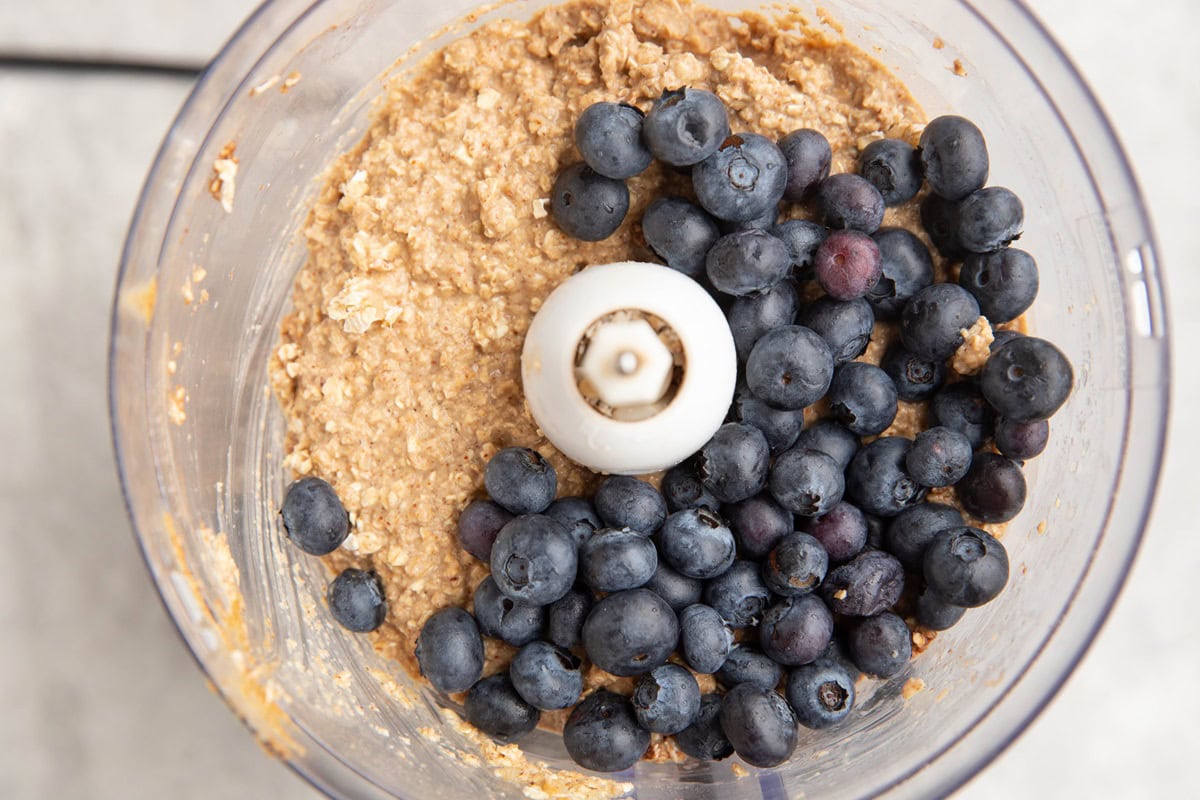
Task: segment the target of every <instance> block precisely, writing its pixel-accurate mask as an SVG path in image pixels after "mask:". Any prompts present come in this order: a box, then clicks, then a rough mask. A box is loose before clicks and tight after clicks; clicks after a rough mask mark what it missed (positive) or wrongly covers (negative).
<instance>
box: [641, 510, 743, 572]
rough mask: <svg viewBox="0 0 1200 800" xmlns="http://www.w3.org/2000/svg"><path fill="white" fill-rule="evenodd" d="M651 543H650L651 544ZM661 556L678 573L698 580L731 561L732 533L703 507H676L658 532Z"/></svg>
mask: <svg viewBox="0 0 1200 800" xmlns="http://www.w3.org/2000/svg"><path fill="white" fill-rule="evenodd" d="M651 547H653V544H651ZM659 548H660V549H661V550H662V557H663V560H665V561H666V562H667V563H668V564H670V565H671V566H672V567H674V568H675V569H676V570H677V571H678V572H679V573H680V574H682V575H686V576H687V577H689V578H696V579H698V580H707V579H709V578H713V577H716V576H717V575H720V574H721V573H722V572H724V571H725V570H727V569H729V565H730V564H732V563H733V557H734V552H735V545H734V541H733V533H732V532H731V531H730V530H729V528H728V527H727V526H726V525H725V522H724V521H723V520H722V519H721V518H720V517H718V516H717V515H716V514H714V513H713V512H711V511H709V510H708V509H704V508H699V509H696V508H693V509H688V510H686V511H676V512H675V513H674V514H672V515H671V516H669V517H667V521H666V522H664V523H663V526H662V532H661V533H660V534H659Z"/></svg>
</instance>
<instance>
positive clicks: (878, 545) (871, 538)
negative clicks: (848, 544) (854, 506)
mask: <svg viewBox="0 0 1200 800" xmlns="http://www.w3.org/2000/svg"><path fill="white" fill-rule="evenodd" d="M863 516H864V517H866V518H867V545H866V548H864V549H869V550H883V549H884V544H883V541H884V534H885V533H886V532H887V529H888V522H889V521H888V520H886V519H883V518H882V517H877V516H875V515H874V514H863Z"/></svg>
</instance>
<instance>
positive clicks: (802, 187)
mask: <svg viewBox="0 0 1200 800" xmlns="http://www.w3.org/2000/svg"><path fill="white" fill-rule="evenodd" d="M779 150H780V151H781V152H782V153H783V157H784V159H786V160H787V185H786V186H785V188H784V193H783V199H784V200H787V201H788V202H789V203H799V202H800V201H801V200H803V199H804V197H805V195H807V194H808V193H809V192H810V191H811V190H813V189H815V188H816V186H817V184H819V183H820V182H821V181H823V180H824V179H825V178H827V177H829V167H830V164H831V163H832V162H833V149H832V148H831V147H830V146H829V140H828V139H826V138H825V137H824V136H823V135H822V134H821V133H820V132H818V131H814V130H813V129H812V128H801V129H800V130H797V131H792V132H791V133H789V134H786V135H785V136H783V138H781V139H780V140H779Z"/></svg>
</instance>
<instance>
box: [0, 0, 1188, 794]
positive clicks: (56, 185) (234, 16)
mask: <svg viewBox="0 0 1200 800" xmlns="http://www.w3.org/2000/svg"><path fill="white" fill-rule="evenodd" d="M253 5H254V3H253V2H251V0H208V1H207V2H204V3H195V2H189V0H170V1H169V2H167V1H165V0H109V1H108V2H103V3H92V2H83V0H42V2H27V0H0V51H6V52H7V51H13V50H15V49H19V50H21V51H22V52H29V51H43V52H45V51H51V50H52V51H55V52H67V53H104V54H119V53H132V54H135V55H139V56H159V57H170V58H173V59H179V60H203V59H204V58H206V57H207V56H209V55H210V54H211V53H212V52H213V51H214V50H215V48H216V47H218V46H219V44H220V43H221V42H222V41H223V40H224V39H225V38H226V37H227V36H228V35H229V34H230V33H231V32H232V31H233V29H234V28H235V27H236V25H237V23H238V22H239V20H240V19H241V18H242V17H243V16H244V15H245V14H246V13H248V12H249V11H250V10H251V9H252V7H253ZM985 5H986V4H985ZM1035 8H1036V11H1037V13H1038V14H1039V15H1040V16H1041V17H1042V18H1043V19H1044V20H1045V21H1046V23H1047V25H1048V26H1049V27H1050V28H1051V29H1052V30H1053V32H1054V33H1055V35H1056V36H1057V37H1058V38H1059V40H1060V41H1061V42H1062V43H1063V44H1064V46H1065V47H1066V49H1067V50H1068V51H1069V52H1070V54H1071V55H1072V56H1073V57H1074V59H1075V60H1076V62H1077V63H1078V64H1079V65H1080V67H1081V68H1082V71H1083V72H1084V73H1085V75H1086V76H1087V77H1088V79H1089V81H1090V82H1091V84H1092V85H1093V87H1094V88H1095V89H1096V91H1097V93H1098V95H1099V96H1100V98H1101V100H1102V102H1103V103H1104V105H1105V106H1106V107H1107V109H1108V110H1109V112H1110V114H1111V115H1112V117H1113V121H1114V123H1115V125H1116V127H1117V129H1118V131H1119V132H1120V134H1121V136H1122V139H1123V140H1124V142H1125V144H1126V146H1127V148H1128V150H1129V152H1130V153H1131V155H1132V157H1133V160H1134V163H1135V166H1136V168H1137V171H1138V174H1139V176H1140V178H1141V180H1142V182H1143V186H1144V188H1145V190H1146V193H1147V195H1148V198H1149V202H1150V206H1151V210H1152V212H1153V214H1154V218H1155V220H1156V223H1157V228H1158V232H1159V235H1160V239H1161V242H1162V245H1163V256H1164V260H1165V262H1166V264H1167V271H1168V280H1169V286H1170V290H1171V294H1170V297H1171V301H1172V305H1173V307H1174V310H1175V315H1174V324H1175V329H1174V337H1175V341H1176V342H1177V343H1178V342H1185V341H1190V340H1191V339H1194V338H1197V337H1200V315H1197V314H1195V313H1192V309H1191V304H1193V303H1196V302H1198V301H1200V272H1198V271H1197V269H1196V266H1195V261H1196V254H1197V253H1200V225H1197V224H1196V219H1197V217H1198V215H1200V201H1198V199H1197V193H1196V190H1195V188H1194V187H1195V183H1196V176H1197V175H1200V149H1198V148H1197V147H1196V145H1195V143H1194V139H1195V132H1196V131H1197V130H1200V84H1198V83H1197V81H1196V78H1195V74H1196V73H1195V63H1194V55H1192V51H1193V50H1194V32H1195V31H1196V30H1197V29H1198V28H1200V6H1198V5H1197V4H1196V3H1195V2H1194V1H1193V0H1156V2H1152V3H1147V2H1144V0H1140V1H1139V0H1094V1H1093V2H1088V1H1087V0H1038V1H1037V2H1036V4H1035ZM1132 43H1137V44H1136V46H1135V45H1134V44H1132ZM186 90H187V83H186V82H185V81H181V80H174V79H160V78H136V79H135V78H128V77H114V76H107V77H105V76H91V77H88V76H81V75H76V74H65V73H37V72H13V71H7V72H6V71H3V70H0V153H3V157H2V158H0V308H2V309H3V310H2V311H0V341H3V342H4V344H5V346H4V348H3V349H0V376H2V377H0V387H2V389H3V391H0V454H3V457H2V458H0V520H3V525H4V531H5V534H6V535H5V536H4V539H3V541H4V545H5V548H6V557H5V558H4V559H2V560H0V709H3V712H2V713H0V797H2V798H98V799H99V800H106V799H107V798H122V799H123V800H133V799H135V798H161V797H171V798H177V799H178V800H190V799H191V798H202V797H222V798H261V797H281V798H282V797H291V798H308V797H312V796H314V795H313V792H312V790H311V789H309V788H307V787H306V786H305V785H304V784H303V783H302V782H301V781H300V780H299V779H298V778H295V777H294V776H292V775H291V774H290V773H289V772H288V771H287V770H286V769H285V768H284V767H283V766H281V765H280V764H279V763H277V762H275V761H273V760H271V759H269V758H267V757H266V756H264V755H263V754H262V753H261V752H260V751H259V750H258V748H257V747H256V745H255V744H254V743H253V741H252V740H251V738H250V737H249V736H248V735H246V734H245V733H244V731H243V730H242V729H241V727H240V725H239V723H238V722H237V721H236V720H235V719H234V717H233V716H232V715H231V714H230V713H229V712H228V711H227V710H226V709H225V707H224V706H223V705H222V704H221V702H220V701H219V700H218V699H217V698H216V697H215V696H214V695H212V694H211V693H209V692H208V690H207V689H206V688H205V686H204V682H203V680H202V678H201V676H200V673H199V672H198V671H197V670H196V668H195V666H194V665H193V663H192V661H191V659H190V657H189V656H188V655H187V653H186V651H185V650H184V648H183V646H182V645H181V644H180V642H179V640H178V639H177V638H176V636H175V633H174V631H173V629H172V627H171V624H170V622H169V621H168V620H167V618H166V616H165V614H164V613H163V611H162V609H161V606H160V605H159V602H158V600H157V597H156V595H155V593H154V591H153V589H152V587H151V585H150V582H149V579H148V577H147V575H146V573H145V571H144V569H143V568H142V565H141V563H140V560H139V557H138V554H137V551H136V548H135V546H134V543H133V540H132V537H131V535H130V533H129V529H128V523H127V521H126V518H125V515H124V511H123V508H122V506H121V501H120V497H119V491H118V487H117V484H116V480H115V477H114V473H113V466H112V457H111V454H110V448H109V443H108V433H107V418H106V409H105V399H104V398H105V394H104V391H105V390H104V359H105V336H106V333H107V316H108V304H109V297H110V292H111V288H112V280H113V275H114V270H115V265H116V262H117V257H118V252H119V248H120V244H121V239H122V236H123V234H124V228H125V225H126V224H127V221H128V218H129V214H130V211H131V209H132V206H133V202H134V199H135V197H136V193H137V190H138V188H139V185H140V182H141V180H142V176H143V175H144V174H145V171H146V169H147V167H148V166H149V163H150V160H151V157H152V154H153V152H154V149H155V147H156V146H157V143H158V141H159V139H160V137H161V135H162V133H163V131H164V130H165V128H166V126H167V124H168V123H169V121H170V119H171V117H172V115H173V114H174V112H175V109H176V108H177V106H178V104H179V102H180V101H181V100H182V98H183V96H184V94H185V92H186ZM1177 361H1178V363H1180V364H1182V365H1184V369H1183V370H1181V371H1179V372H1177V373H1176V384H1175V387H1176V393H1175V405H1174V408H1175V417H1176V420H1177V424H1175V426H1174V428H1173V432H1172V442H1173V444H1172V447H1171V449H1170V451H1169V453H1168V461H1167V470H1166V474H1165V477H1164V481H1163V484H1162V488H1161V491H1160V499H1159V503H1158V506H1157V509H1156V512H1155V515H1154V519H1153V523H1152V526H1151V529H1150V535H1149V537H1148V538H1147V540H1146V543H1145V545H1144V547H1143V550H1142V552H1141V555H1140V557H1139V559H1138V562H1137V566H1136V568H1135V570H1134V572H1133V576H1132V579H1131V580H1130V582H1129V584H1128V585H1127V587H1126V589H1125V591H1124V593H1123V595H1122V598H1121V600H1120V602H1119V604H1118V606H1117V608H1116V610H1115V612H1114V614H1113V615H1112V617H1111V618H1110V620H1109V622H1108V624H1107V626H1106V627H1105V629H1104V631H1103V633H1102V635H1101V636H1100V638H1099V639H1098V640H1097V642H1096V644H1095V646H1094V647H1093V648H1092V650H1091V653H1090V654H1089V656H1088V657H1087V659H1086V661H1085V662H1084V663H1083V665H1082V666H1081V668H1080V669H1079V670H1078V671H1077V672H1076V673H1075V675H1074V676H1073V677H1072V678H1071V680H1070V681H1069V683H1068V684H1067V686H1066V688H1065V689H1064V690H1063V692H1062V693H1061V694H1060V695H1059V697H1058V698H1057V699H1056V700H1055V701H1054V702H1053V704H1051V706H1050V707H1049V708H1048V709H1047V710H1046V712H1045V713H1044V714H1043V715H1042V716H1041V718H1040V719H1039V720H1038V721H1037V722H1036V723H1035V724H1034V725H1033V727H1032V728H1031V729H1030V730H1029V731H1028V732H1027V733H1026V734H1025V736H1023V737H1022V738H1021V739H1020V740H1019V741H1018V742H1017V743H1016V744H1015V745H1014V746H1013V747H1012V748H1010V750H1009V751H1008V752H1007V753H1005V754H1004V755H1003V756H1002V757H1001V758H1000V759H999V760H998V761H996V762H995V763H994V764H993V765H992V766H991V767H989V768H988V769H987V770H985V771H984V772H983V773H982V774H980V775H979V776H978V777H977V778H976V779H975V780H974V781H972V782H971V783H970V784H969V785H968V786H966V787H965V788H964V789H963V790H962V791H961V792H960V793H959V794H958V797H961V798H964V799H968V800H990V799H991V798H1002V797H1003V798H1007V797H1013V796H1034V797H1046V796H1055V797H1124V798H1140V797H1146V798H1150V797H1185V796H1189V795H1191V794H1194V792H1195V781H1194V780H1193V779H1191V777H1190V776H1191V770H1193V769H1194V765H1193V764H1192V763H1191V761H1193V760H1194V756H1195V754H1196V753H1198V752H1200V739H1198V737H1197V733H1196V731H1197V726H1196V720H1197V719H1200V692H1197V689H1196V685H1195V684H1196V664H1198V663H1200V636H1198V634H1200V630H1198V627H1200V626H1197V625H1196V624H1195V614H1196V609H1197V608H1200V581H1197V580H1196V579H1195V577H1194V571H1195V569H1196V565H1197V564H1200V531H1198V530H1197V528H1198V527H1200V523H1197V521H1196V515H1195V511H1194V505H1195V500H1194V488H1193V487H1194V483H1195V478H1194V467H1192V466H1191V460H1192V453H1193V452H1194V451H1196V450H1197V448H1200V432H1198V431H1200V429H1197V427H1196V426H1195V425H1194V422H1193V421H1192V420H1191V412H1190V409H1193V408H1194V407H1195V405H1196V404H1197V403H1200V385H1198V384H1200V376H1198V374H1197V372H1196V371H1195V370H1193V369H1191V365H1190V361H1191V359H1190V358H1189V357H1187V356H1185V357H1183V358H1180V359H1177Z"/></svg>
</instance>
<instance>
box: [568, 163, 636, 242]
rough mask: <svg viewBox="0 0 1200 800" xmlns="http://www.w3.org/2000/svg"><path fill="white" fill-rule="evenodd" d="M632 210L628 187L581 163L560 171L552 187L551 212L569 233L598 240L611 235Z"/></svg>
mask: <svg viewBox="0 0 1200 800" xmlns="http://www.w3.org/2000/svg"><path fill="white" fill-rule="evenodd" d="M628 211H629V187H628V186H626V185H625V182H624V181H618V180H614V179H613V178H606V177H604V176H603V175H600V174H598V173H597V172H596V171H595V170H593V169H592V168H591V167H589V166H588V165H587V164H584V163H582V162H581V163H579V164H572V165H571V166H569V167H567V168H566V169H564V170H563V171H562V172H560V173H558V177H557V178H555V180H554V187H553V188H552V189H551V190H550V214H551V216H553V217H554V221H555V222H556V223H558V227H560V228H562V230H563V232H564V233H566V234H567V235H569V236H574V237H575V238H576V239H582V240H583V241H585V242H598V241H600V240H601V239H607V238H608V237H609V236H612V235H613V234H614V233H615V232H616V230H617V228H619V227H621V222H622V221H623V220H624V219H625V214H626V212H628Z"/></svg>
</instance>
